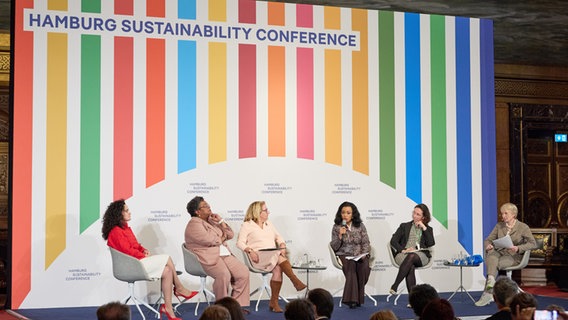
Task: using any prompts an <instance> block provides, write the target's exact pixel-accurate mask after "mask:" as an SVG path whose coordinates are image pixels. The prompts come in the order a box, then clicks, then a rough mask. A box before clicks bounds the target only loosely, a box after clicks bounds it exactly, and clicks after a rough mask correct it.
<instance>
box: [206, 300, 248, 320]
mask: <svg viewBox="0 0 568 320" xmlns="http://www.w3.org/2000/svg"><path fill="white" fill-rule="evenodd" d="M239 306H240V305H239ZM199 320H232V319H231V313H230V312H229V310H227V308H225V307H223V306H222V305H218V304H212V305H210V306H209V307H207V308H205V310H203V313H202V314H201V317H199Z"/></svg>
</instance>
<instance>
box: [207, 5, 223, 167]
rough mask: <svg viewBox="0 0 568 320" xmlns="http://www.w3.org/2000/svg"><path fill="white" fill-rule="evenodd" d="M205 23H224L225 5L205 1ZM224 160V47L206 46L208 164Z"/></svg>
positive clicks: (212, 43) (217, 44)
mask: <svg viewBox="0 0 568 320" xmlns="http://www.w3.org/2000/svg"><path fill="white" fill-rule="evenodd" d="M209 20H210V21H226V20H227V3H226V1H219V0H217V1H209ZM226 160H227V44H225V43H215V42H209V163H215V162H222V161H226Z"/></svg>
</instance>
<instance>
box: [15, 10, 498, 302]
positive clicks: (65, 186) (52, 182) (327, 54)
mask: <svg viewBox="0 0 568 320" xmlns="http://www.w3.org/2000/svg"><path fill="white" fill-rule="evenodd" d="M12 5H13V6H14V10H15V27H14V30H13V36H14V46H13V50H14V51H13V57H14V64H13V70H14V77H13V79H12V81H13V85H14V108H13V126H12V128H13V162H12V163H13V171H12V179H11V181H12V189H11V190H12V234H13V239H12V279H11V292H12V296H11V297H12V305H11V308H13V309H17V308H45V307H55V306H57V307H68V306H94V305H100V304H102V303H105V302H108V301H109V300H118V299H121V298H123V297H124V296H125V295H126V293H127V288H126V284H125V283H122V282H120V281H118V280H116V279H114V277H113V275H112V265H111V258H110V253H109V251H108V248H107V246H106V243H105V241H104V240H103V239H102V237H101V226H102V224H101V217H102V215H103V213H104V211H105V209H106V207H107V205H108V204H109V203H110V202H111V201H113V200H116V199H120V198H123V199H125V200H126V201H127V203H128V205H129V207H130V209H131V211H132V213H133V214H132V221H131V222H130V225H131V227H132V228H133V230H134V232H135V234H136V236H137V238H138V240H139V241H140V242H141V243H142V244H143V245H144V246H145V247H147V248H148V249H150V251H151V252H153V253H166V254H169V255H171V256H172V258H173V260H174V262H175V263H176V266H177V268H178V270H184V269H183V259H182V253H181V248H180V245H181V243H182V242H183V241H184V230H185V225H186V224H187V222H188V221H189V219H190V216H189V215H188V214H187V212H186V209H185V206H186V204H187V202H188V201H189V200H191V198H193V197H195V196H203V197H205V199H206V200H207V201H208V202H209V203H210V205H211V206H212V208H213V211H214V212H217V213H219V214H221V215H222V216H223V217H224V218H225V220H226V221H228V222H229V224H230V225H231V227H232V228H233V230H234V231H235V234H238V231H239V229H240V225H241V223H242V221H243V218H244V215H245V212H246V209H247V207H248V205H249V204H250V203H251V202H252V201H255V200H264V201H266V202H267V206H268V207H269V209H270V219H271V221H272V222H273V223H274V224H275V225H276V227H277V228H278V229H279V231H280V233H281V234H282V236H283V237H284V238H285V239H286V241H287V244H288V247H289V248H290V259H291V260H292V262H299V261H301V260H302V259H314V260H316V261H319V262H320V263H321V264H324V265H328V269H327V270H325V271H318V272H317V273H314V274H313V275H312V279H310V280H311V281H312V283H313V284H314V285H316V286H322V287H327V288H329V289H330V290H331V289H333V288H334V287H335V286H336V283H337V282H338V281H342V280H341V279H342V278H341V277H342V275H341V271H339V270H335V269H334V268H331V264H330V263H329V253H328V251H327V244H328V242H329V241H330V234H331V228H332V225H333V220H334V217H335V214H336V212H337V208H338V206H339V205H340V204H341V203H342V202H343V201H351V202H353V203H355V204H356V205H357V206H358V208H359V211H360V213H361V218H362V220H363V222H364V223H365V225H366V227H367V230H368V231H369V238H370V240H371V244H372V245H373V247H375V252H376V257H375V259H374V262H373V263H374V264H373V266H372V268H373V273H372V276H371V279H370V281H369V284H368V289H369V291H370V292H371V293H372V294H384V293H386V292H387V290H388V287H387V285H388V284H389V283H390V282H391V281H390V280H389V281H386V279H393V278H394V275H395V273H396V268H394V267H393V266H392V265H391V264H390V261H389V258H388V254H387V251H386V245H387V243H388V241H389V239H390V237H391V235H392V233H393V232H394V231H395V230H396V228H397V227H398V225H399V224H400V223H402V222H405V221H409V220H410V219H411V211H412V208H413V207H414V206H415V205H416V204H418V203H425V204H427V205H428V206H429V207H430V210H431V212H432V216H433V218H432V222H431V225H432V226H433V228H434V231H435V237H436V242H437V244H438V245H437V247H436V251H435V259H436V260H435V263H434V265H433V267H432V268H431V270H429V272H423V273H420V274H419V275H418V276H419V277H421V279H420V280H421V281H427V282H429V283H433V284H435V285H436V286H437V288H438V289H439V290H441V291H452V290H454V289H455V288H453V285H452V284H453V283H454V282H451V283H448V281H444V280H445V279H447V275H445V274H446V273H448V272H449V271H451V270H455V269H451V270H448V268H447V267H444V265H443V261H444V260H445V259H447V258H451V257H452V256H454V255H456V254H458V253H460V252H463V253H464V254H466V253H467V254H475V253H481V251H482V248H481V246H482V240H483V234H486V233H487V228H488V227H487V226H488V225H492V221H491V219H494V218H489V219H483V215H486V216H488V217H491V216H495V210H496V208H497V204H496V196H495V193H496V186H495V137H494V132H495V130H494V127H495V120H494V117H495V114H494V113H495V111H494V89H493V54H492V52H493V44H492V42H493V30H492V28H493V27H492V23H491V21H489V20H483V19H473V18H465V17H445V16H438V15H425V14H415V13H401V12H389V11H376V10H362V9H350V8H339V7H324V6H314V5H306V4H290V3H273V2H264V1H252V0H215V1H214V0H209V1H207V0H200V1H196V0H193V1H192V0H179V1H169V0H168V1H166V0H152V1H149V0H146V1H144V0H142V1H134V0H115V1H100V0H98V1H97V0H90V1H69V0H46V1H33V0H21V1H20V0H18V1H13V2H12ZM441 243H443V244H444V245H443V246H442V245H439V244H441ZM230 245H231V246H232V249H233V252H234V253H235V255H236V256H237V257H239V258H241V253H240V252H239V250H238V249H236V248H235V247H234V246H235V240H234V239H233V240H231V241H230ZM452 272H453V271H452ZM455 276H456V278H457V277H458V275H457V274H455ZM182 280H183V281H184V282H186V283H188V285H189V286H191V287H194V286H195V287H196V286H197V285H198V284H199V280H198V279H195V277H191V276H189V275H187V274H183V275H182ZM254 281H259V279H256V278H254V277H251V282H254ZM464 281H465V282H466V284H467V286H468V287H471V288H478V289H479V288H481V286H482V285H483V274H482V270H481V268H475V269H474V268H472V269H471V270H467V272H466V274H465V275H464ZM251 286H254V284H251ZM332 287H333V288H332ZM53 288H58V289H57V291H58V294H57V295H53V294H51V293H52V292H53ZM136 291H137V292H138V293H140V294H141V295H145V296H147V297H148V299H150V298H153V297H152V296H153V295H156V297H157V296H159V285H157V284H155V283H154V284H152V283H144V284H137V286H136ZM283 292H284V294H292V293H293V292H294V289H293V288H291V287H288V285H287V284H286V285H285V286H284V288H283Z"/></svg>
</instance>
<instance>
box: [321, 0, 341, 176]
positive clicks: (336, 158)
mask: <svg viewBox="0 0 568 320" xmlns="http://www.w3.org/2000/svg"><path fill="white" fill-rule="evenodd" d="M324 27H325V28H326V29H335V30H339V29H340V28H341V11H340V9H339V8H336V7H324ZM324 68H325V161H326V162H328V163H332V164H336V165H341V163H342V159H341V150H342V144H341V134H342V128H341V51H339V50H333V49H326V50H325V62H324Z"/></svg>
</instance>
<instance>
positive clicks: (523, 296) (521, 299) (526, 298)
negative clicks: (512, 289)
mask: <svg viewBox="0 0 568 320" xmlns="http://www.w3.org/2000/svg"><path fill="white" fill-rule="evenodd" d="M517 306H518V309H519V311H522V310H523V309H525V308H533V309H534V308H536V307H537V303H536V299H535V298H534V296H533V295H532V294H530V293H527V292H519V293H517V294H516V295H515V296H514V297H513V299H512V300H511V303H510V304H509V308H511V317H512V318H513V319H518V318H519V315H517Z"/></svg>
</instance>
